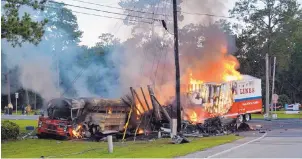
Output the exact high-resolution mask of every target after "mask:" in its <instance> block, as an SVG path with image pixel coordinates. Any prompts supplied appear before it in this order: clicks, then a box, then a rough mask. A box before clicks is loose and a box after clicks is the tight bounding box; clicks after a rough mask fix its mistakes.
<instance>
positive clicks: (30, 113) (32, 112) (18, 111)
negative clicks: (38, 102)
mask: <svg viewBox="0 0 302 159" xmlns="http://www.w3.org/2000/svg"><path fill="white" fill-rule="evenodd" d="M35 112H36V111H35V110H32V111H31V112H29V113H28V115H34V114H35ZM1 115H4V111H2V112H1ZM12 115H22V111H21V110H17V112H16V110H13V112H12Z"/></svg>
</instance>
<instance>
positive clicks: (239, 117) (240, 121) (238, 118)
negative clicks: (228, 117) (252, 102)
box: [237, 114, 245, 123]
mask: <svg viewBox="0 0 302 159" xmlns="http://www.w3.org/2000/svg"><path fill="white" fill-rule="evenodd" d="M237 120H238V121H239V123H243V122H245V118H244V116H243V114H240V115H238V117H237Z"/></svg>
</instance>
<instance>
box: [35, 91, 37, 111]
mask: <svg viewBox="0 0 302 159" xmlns="http://www.w3.org/2000/svg"><path fill="white" fill-rule="evenodd" d="M35 110H37V93H35Z"/></svg>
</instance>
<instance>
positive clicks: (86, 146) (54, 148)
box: [1, 135, 241, 158]
mask: <svg viewBox="0 0 302 159" xmlns="http://www.w3.org/2000/svg"><path fill="white" fill-rule="evenodd" d="M240 138H241V137H238V136H234V135H229V136H217V137H207V138H195V139H194V140H193V141H191V142H190V143H187V144H179V145H174V144H171V143H170V141H171V140H170V139H160V140H154V141H136V142H133V141H129V142H125V143H120V142H119V143H114V153H112V154H109V153H108V152H107V143H105V142H84V141H57V140H42V139H26V140H21V141H10V142H7V143H2V148H1V150H2V156H1V157H2V158H38V157H40V156H45V157H56V158H66V157H68V158H88V157H90V158H113V157H114V158H117V157H118V158H143V157H145V158H147V157H150V158H159V157H166V158H172V157H176V156H183V155H186V154H189V153H193V152H196V151H200V150H204V149H206V148H210V147H214V146H217V145H220V144H224V143H228V142H231V141H234V140H236V139H240ZM87 150H91V151H87ZM82 151H86V152H84V153H82V154H78V153H79V152H82ZM64 154H65V155H66V156H64Z"/></svg>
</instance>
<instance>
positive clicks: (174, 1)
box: [173, 0, 181, 133]
mask: <svg viewBox="0 0 302 159" xmlns="http://www.w3.org/2000/svg"><path fill="white" fill-rule="evenodd" d="M173 22H174V56H175V76H176V108H177V132H178V133H179V132H180V131H181V109H180V71H179V54H178V24H177V3H176V0H173Z"/></svg>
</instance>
